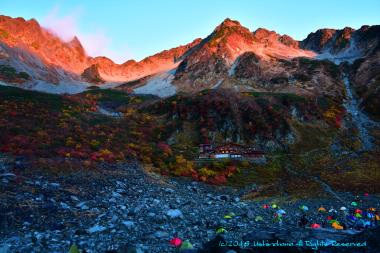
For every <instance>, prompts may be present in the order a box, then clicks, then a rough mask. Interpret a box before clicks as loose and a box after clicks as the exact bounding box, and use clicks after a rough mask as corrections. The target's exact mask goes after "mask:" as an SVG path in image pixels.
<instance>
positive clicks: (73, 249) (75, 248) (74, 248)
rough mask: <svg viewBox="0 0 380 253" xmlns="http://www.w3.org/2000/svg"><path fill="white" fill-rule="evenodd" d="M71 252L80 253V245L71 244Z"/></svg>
mask: <svg viewBox="0 0 380 253" xmlns="http://www.w3.org/2000/svg"><path fill="white" fill-rule="evenodd" d="M69 253H79V249H78V246H77V245H76V244H75V243H74V244H72V245H71V246H70V249H69Z"/></svg>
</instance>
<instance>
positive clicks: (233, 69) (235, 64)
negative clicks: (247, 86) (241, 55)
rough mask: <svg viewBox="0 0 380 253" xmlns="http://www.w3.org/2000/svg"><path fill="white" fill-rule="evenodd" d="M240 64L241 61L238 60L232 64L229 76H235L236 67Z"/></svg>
mask: <svg viewBox="0 0 380 253" xmlns="http://www.w3.org/2000/svg"><path fill="white" fill-rule="evenodd" d="M238 63H239V60H238V59H236V61H235V62H234V63H233V64H232V66H231V68H230V69H229V70H228V76H233V75H235V69H236V66H237V65H238Z"/></svg>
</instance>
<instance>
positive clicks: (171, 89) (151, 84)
mask: <svg viewBox="0 0 380 253" xmlns="http://www.w3.org/2000/svg"><path fill="white" fill-rule="evenodd" d="M174 73H175V69H173V70H171V71H168V72H163V73H161V74H158V75H156V76H154V77H153V78H151V79H149V80H148V82H147V83H146V84H145V85H144V86H141V87H139V88H136V89H134V93H135V94H152V95H157V96H159V97H162V98H165V97H170V96H173V95H175V94H176V87H175V86H174V85H172V83H171V82H172V81H173V79H174Z"/></svg>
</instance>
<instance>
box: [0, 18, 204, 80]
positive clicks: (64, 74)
mask: <svg viewBox="0 0 380 253" xmlns="http://www.w3.org/2000/svg"><path fill="white" fill-rule="evenodd" d="M199 41H200V40H199V39H198V40H194V41H193V42H191V43H189V44H187V45H184V46H179V47H176V48H173V49H170V50H165V51H163V52H161V53H158V54H156V55H153V56H150V57H147V58H145V59H143V60H142V61H140V62H135V61H133V60H131V61H127V62H125V63H123V64H116V63H114V62H113V61H112V60H110V59H108V58H106V57H95V58H93V57H89V56H88V55H87V54H86V52H85V50H84V48H83V46H82V45H81V43H80V41H79V39H78V38H77V37H74V38H73V39H72V40H71V41H68V42H65V41H62V40H61V39H60V38H58V37H57V36H56V35H55V34H54V33H52V32H51V31H48V30H46V29H45V28H43V27H41V26H40V25H39V23H38V22H37V21H36V20H34V19H31V20H25V19H23V18H11V17H7V16H0V64H1V65H8V66H10V67H13V68H15V69H16V70H17V71H23V72H26V73H28V74H29V75H30V76H31V77H32V79H34V80H43V81H46V82H48V83H55V84H57V83H59V82H60V81H64V80H68V81H81V80H82V78H81V75H82V74H83V72H84V71H85V70H87V72H86V73H84V75H85V76H87V75H88V71H89V70H91V69H92V68H91V66H93V65H94V64H95V65H96V66H97V72H98V74H99V78H100V79H102V80H104V81H107V82H120V81H128V80H133V79H137V78H139V77H143V76H146V75H150V74H154V73H157V72H160V71H164V70H169V69H172V68H174V67H176V65H178V62H179V61H180V60H181V58H182V57H183V56H184V55H185V53H186V52H187V51H188V50H189V49H191V48H192V47H194V46H195V45H197V44H198V43H199ZM84 81H87V82H92V79H91V78H90V79H89V78H86V77H85V78H84ZM94 83H101V82H98V80H97V79H96V80H95V82H94Z"/></svg>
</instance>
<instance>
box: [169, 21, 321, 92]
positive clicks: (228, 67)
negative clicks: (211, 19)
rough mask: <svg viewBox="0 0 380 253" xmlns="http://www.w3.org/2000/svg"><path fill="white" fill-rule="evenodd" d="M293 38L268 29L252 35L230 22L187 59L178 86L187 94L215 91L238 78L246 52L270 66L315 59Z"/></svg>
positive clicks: (223, 25) (234, 22)
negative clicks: (300, 47)
mask: <svg viewBox="0 0 380 253" xmlns="http://www.w3.org/2000/svg"><path fill="white" fill-rule="evenodd" d="M289 38H290V37H288V36H280V35H278V34H276V33H275V32H271V31H267V30H265V29H258V30H257V31H256V32H254V33H252V32H251V31H249V30H248V29H247V28H245V27H243V26H242V25H241V24H240V23H239V22H237V21H233V20H230V19H226V20H225V21H223V23H222V24H220V25H219V26H218V27H217V28H216V29H215V30H214V31H213V33H212V34H211V35H209V36H208V37H207V38H206V39H204V40H203V41H202V42H201V43H200V45H199V46H198V47H197V48H196V49H195V50H193V52H192V53H191V54H189V55H188V56H187V57H185V59H184V60H183V62H182V63H181V64H180V66H179V67H178V69H177V71H176V74H175V82H174V83H175V84H176V85H178V86H179V87H180V88H181V89H183V90H187V91H192V90H200V89H203V88H211V87H213V86H215V85H216V84H217V83H218V82H223V81H225V80H226V79H229V77H230V76H233V75H234V69H235V67H236V66H237V65H238V63H239V60H237V59H238V57H240V56H242V55H244V53H246V52H251V53H253V54H254V55H257V57H258V58H260V59H261V61H262V62H263V64H266V63H267V64H268V65H273V64H275V63H276V62H277V61H278V59H284V60H290V59H292V58H295V57H301V56H303V57H313V56H314V55H315V54H314V53H313V52H310V51H304V50H302V49H299V48H296V47H294V43H293V44H292V42H294V41H292V40H291V39H289ZM259 65H262V64H259Z"/></svg>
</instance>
